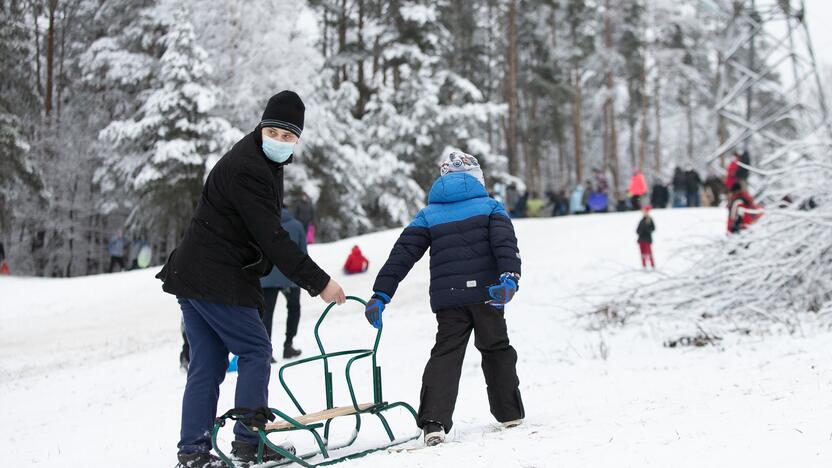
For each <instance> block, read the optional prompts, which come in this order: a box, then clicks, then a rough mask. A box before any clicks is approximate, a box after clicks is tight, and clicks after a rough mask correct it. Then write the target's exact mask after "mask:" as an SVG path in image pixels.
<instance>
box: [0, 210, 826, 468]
mask: <svg viewBox="0 0 832 468" xmlns="http://www.w3.org/2000/svg"><path fill="white" fill-rule="evenodd" d="M638 217H639V214H638V213H623V214H608V215H597V216H596V215H593V216H579V217H568V218H556V219H536V220H523V221H519V222H517V223H516V225H517V232H518V237H519V240H520V246H521V252H522V254H523V260H524V275H523V279H522V281H521V290H520V292H519V294H518V296H517V298H516V302H514V303H512V304H511V306H510V307H509V308H508V321H509V330H510V336H511V339H512V343H513V344H514V346H515V347H516V348H517V351H518V353H519V356H520V362H519V368H518V372H519V374H520V379H521V390H522V392H523V399H524V402H525V405H526V412H527V420H526V424H525V425H524V426H521V427H520V428H517V429H513V430H510V431H496V430H495V424H494V421H493V419H492V418H491V415H490V414H489V412H488V404H487V397H486V392H485V384H484V381H483V378H482V374H481V372H480V369H479V356H478V353H477V352H476V350H475V349H474V348H473V340H472V344H471V346H470V349H469V353H468V356H467V357H466V362H465V366H464V369H463V374H462V383H461V389H460V400H459V402H458V403H457V409H456V414H455V423H456V425H455V427H454V430H453V431H452V433H451V435H450V439H451V441H452V443H449V444H447V445H445V446H441V447H438V448H432V449H425V450H420V451H416V452H404V453H393V454H389V453H386V452H382V453H379V454H374V455H370V456H368V457H366V458H363V459H359V460H355V461H352V462H349V463H346V464H344V465H343V466H345V467H347V466H373V467H375V468H379V467H436V466H460V465H463V464H464V465H465V466H466V467H467V468H474V467H491V466H499V467H501V468H506V467H556V466H558V467H559V466H569V467H573V466H615V467H625V466H633V467H644V466H657V467H666V466H691V467H692V466H696V467H702V466H755V467H758V466H770V467H781V466H801V467H804V466H830V465H831V464H832V442H830V438H831V437H832V398H830V394H832V393H831V392H830V391H831V390H832V370H830V362H832V344H831V343H832V336H830V335H829V334H824V335H819V336H808V337H800V338H798V337H782V336H776V337H769V338H767V339H765V340H760V339H758V338H742V339H741V338H737V337H727V339H726V343H725V345H726V346H725V349H724V350H720V349H717V348H705V349H696V350H689V349H681V350H680V349H665V348H663V347H662V346H661V341H662V340H663V339H665V338H667V336H668V333H669V332H670V331H669V330H666V329H664V328H662V327H661V326H660V324H654V325H651V326H642V327H636V328H632V329H626V330H621V331H615V332H604V333H603V334H601V333H598V332H591V331H587V330H585V329H584V328H583V327H582V324H581V323H579V322H578V320H577V319H576V313H578V312H580V311H584V310H586V308H587V307H588V306H590V305H591V304H592V303H593V301H597V300H599V299H598V298H599V296H598V293H599V292H603V291H605V290H606V291H608V290H609V288H611V287H614V286H615V285H616V284H618V283H619V282H620V281H621V274H622V273H624V272H627V271H630V270H633V269H635V268H636V267H637V264H638V249H637V246H636V243H635V232H634V231H635V227H636V224H637V222H638ZM654 217H655V219H656V223H657V227H658V230H657V232H656V235H655V240H656V244H655V253H656V258H657V262H658V263H659V268H660V270H662V269H664V270H667V269H672V268H674V266H673V265H674V263H676V264H678V262H677V261H676V259H674V258H673V251H674V249H676V248H677V247H679V246H681V245H685V244H689V243H691V242H701V241H702V240H704V239H707V238H709V237H713V236H719V235H722V230H723V227H724V212H723V210H715V209H691V210H668V211H664V210H657V211H656V212H655V215H654ZM396 235H397V232H382V233H376V234H372V235H367V236H362V237H359V238H355V239H349V240H345V241H342V242H337V243H333V244H326V245H315V246H313V247H312V255H313V257H314V258H315V259H316V260H318V261H319V262H320V263H321V264H322V266H323V267H324V268H325V269H326V270H327V271H330V272H336V273H335V276H336V278H337V279H338V280H339V281H341V282H342V284H343V285H344V287H345V289H346V290H347V292H348V293H350V294H355V295H360V296H367V295H368V293H369V288H370V287H371V285H372V280H373V278H374V275H375V273H376V272H377V271H378V268H379V267H380V266H381V263H382V262H383V261H384V259H385V258H386V255H387V253H388V252H389V250H390V248H391V247H392V244H393V242H394V241H395V239H396ZM355 244H357V245H360V246H361V248H362V249H363V250H364V252H365V254H366V255H367V257H368V258H369V259H370V261H371V267H370V272H369V273H368V274H367V275H362V276H354V277H343V275H340V274H339V273H338V272H339V271H340V267H341V265H342V264H343V261H344V259H345V257H346V255H347V253H348V251H349V248H350V247H352V245H355ZM155 272H156V269H150V270H145V271H135V272H129V273H120V274H113V275H102V276H96V277H87V278H77V279H66V280H50V279H35V278H0V414H2V416H3V420H4V422H3V425H2V429H0V453H2V454H3V460H4V463H3V464H4V465H5V466H14V467H29V466H32V467H50V468H58V467H68V468H69V467H72V468H75V467H80V466H89V467H113V466H118V467H121V468H133V467H136V468H138V467H165V466H173V465H174V464H175V463H174V460H175V452H176V442H177V440H178V431H179V406H180V399H181V395H182V389H183V386H184V383H185V378H184V375H182V374H181V373H180V371H179V369H178V362H177V358H178V353H179V346H180V336H179V320H180V319H179V312H178V308H177V304H176V301H175V300H174V298H173V297H171V296H168V295H165V294H163V293H162V292H161V289H160V284H159V282H158V281H157V280H155V279H153V274H155ZM644 274H645V275H647V274H653V273H644ZM656 274H660V273H656ZM427 281H428V275H427V261H426V260H423V261H422V262H420V263H419V264H418V265H417V266H416V268H415V269H414V271H413V272H412V273H411V275H410V276H409V277H408V279H407V280H406V281H405V283H404V284H403V285H402V286H401V288H400V291H399V293H398V294H397V296H396V297H395V298H394V301H393V304H392V305H391V306H390V308H389V309H388V310H387V312H386V313H385V333H384V336H383V337H382V345H381V358H380V364H381V366H382V368H383V374H384V384H385V389H384V390H385V398H386V399H388V400H405V401H408V402H410V403H412V404H414V406H415V405H416V404H418V396H419V388H420V379H421V372H422V368H423V366H424V363H425V362H426V359H427V357H428V354H429V351H430V348H431V346H432V344H433V337H434V333H435V321H434V318H433V316H432V314H431V313H430V310H429V307H428V296H427ZM282 307H283V302H282V300H281V302H280V303H279V304H278V308H279V309H278V311H277V312H276V315H275V316H276V325H275V337H276V338H275V343H276V345H278V346H279V345H280V343H281V339H282V336H281V335H282V329H281V327H282V325H283V323H282V320H281V319H282V317H283V314H282V313H281V312H280V311H281V310H282ZM321 310H323V304H322V303H321V301H320V300H318V299H312V298H309V297H304V300H303V318H302V320H301V327H300V336H299V337H298V338H297V339H296V344H297V345H298V346H299V347H300V348H301V349H303V351H304V355H305V356H308V355H311V354H312V353H313V347H314V342H313V340H312V327H313V325H314V322H315V319H316V318H317V315H318V314H319V312H320V311H321ZM323 329H324V336H325V338H326V343H327V344H328V345H329V344H330V343H331V348H332V349H334V348H337V347H347V346H351V347H364V346H368V345H369V342H370V340H371V339H372V329H371V328H370V327H369V325H368V324H367V323H366V321H365V320H364V316H363V314H362V311H361V308H360V307H357V306H349V307H342V308H337V309H335V310H334V311H333V313H332V316H331V320H329V321H328V322H326V323H325V325H324V326H323ZM315 371H316V372H314V373H313V374H309V375H308V379H306V380H303V381H299V380H292V379H291V378H290V381H292V382H294V383H295V384H296V385H297V386H298V388H300V389H301V391H299V393H300V394H301V395H302V398H303V399H304V401H311V402H312V403H309V404H308V405H307V409H308V410H311V411H316V410H318V409H322V408H323V403H322V402H323V398H322V395H321V393H322V392H321V387H320V379H317V374H318V372H317V369H316V370H315ZM304 377H307V376H306V375H304ZM234 383H235V375H233V374H231V375H229V377H228V378H227V379H226V382H225V383H224V384H223V393H222V396H221V401H220V408H221V409H222V410H224V409H227V408H230V407H231V406H232V403H233V389H234ZM339 390H341V391H343V390H344V389H343V387H336V392H338V391H339ZM362 391H366V388H363V389H362ZM271 393H272V405H273V406H277V407H280V408H285V409H286V410H288V412H289V413H292V414H294V413H295V412H294V411H292V408H291V407H290V405H289V403H288V401H287V400H286V398H285V397H283V396H282V395H281V388H280V385H279V383H278V382H277V379H276V378H274V379H273V380H272V385H271ZM365 394H366V393H365ZM307 399H308V400H307ZM339 400H340V402H341V403H343V395H342V396H340V397H337V398H336V403H339ZM316 406H318V407H316ZM394 422H396V423H398V424H395V426H397V427H398V428H399V429H398V430H399V432H401V433H402V435H404V433H405V432H407V431H412V430H413V427H412V426H410V425H409V424H410V423H408V421H407V419H405V418H398V419H395V418H394ZM377 424H378V423H377V421H372V420H368V422H367V424H366V426H367V427H369V428H370V429H369V432H368V433H367V434H366V435H365V436H366V437H364V438H363V439H362V440H361V444H362V445H363V446H369V445H372V443H373V442H376V441H383V440H384V438H383V435H382V434H381V433H380V431H378V430H377V428H375V426H374V425H377ZM348 425H349V422H347V425H344V426H341V427H340V429H341V433H342V434H344V435H346V434H347V433H348V431H349V429H348V428H347V426H348ZM228 436H229V434H228V433H225V434H223V440H224V442H225V443H227V441H228V439H229V437H228ZM337 437H338V436H337V435H336V436H335V438H337ZM297 443H304V439H300V440H299V441H297Z"/></svg>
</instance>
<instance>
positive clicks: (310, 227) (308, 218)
mask: <svg viewBox="0 0 832 468" xmlns="http://www.w3.org/2000/svg"><path fill="white" fill-rule="evenodd" d="M292 214H293V215H294V216H295V219H297V220H298V221H300V223H301V224H302V225H303V231H304V232H305V233H306V242H307V244H313V243H315V205H314V204H313V203H312V200H311V199H310V198H309V195H307V194H306V192H300V194H299V196H298V199H297V200H296V202H295V206H294V208H293V209H292Z"/></svg>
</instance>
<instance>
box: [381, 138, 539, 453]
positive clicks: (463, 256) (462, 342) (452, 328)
mask: <svg viewBox="0 0 832 468" xmlns="http://www.w3.org/2000/svg"><path fill="white" fill-rule="evenodd" d="M440 172H441V174H442V175H441V177H439V178H438V179H437V180H436V182H435V183H434V184H433V188H431V190H430V194H429V196H428V206H427V207H425V208H424V209H422V210H421V211H420V212H419V213H418V214H417V215H416V218H415V219H414V220H413V222H412V223H411V224H410V225H409V226H408V227H406V228H405V229H404V231H403V232H402V234H401V236H400V237H399V239H398V241H397V242H396V244H395V245H394V246H393V250H392V251H391V252H390V257H389V258H388V259H387V262H386V263H385V264H384V266H383V267H382V268H381V270H380V271H379V273H378V276H377V278H376V282H375V285H374V286H373V293H374V294H373V297H372V299H370V302H369V303H368V304H367V308H366V311H365V315H366V317H367V320H368V321H369V322H370V323H371V324H372V325H373V326H374V327H376V328H380V327H381V324H382V312H383V311H384V308H385V306H386V305H387V304H388V303H389V302H390V301H391V299H392V298H393V295H394V294H395V293H396V289H397V288H398V286H399V283H400V282H401V281H402V280H403V279H404V278H405V276H407V274H408V272H409V271H410V269H411V268H412V267H413V265H414V264H415V263H416V262H417V261H419V259H420V258H422V255H424V253H425V251H426V250H427V249H428V247H430V277H431V278H430V279H431V281H430V303H431V308H432V309H433V312H434V313H435V316H436V320H437V322H438V332H437V334H436V345H435V346H434V347H433V350H432V351H431V354H430V360H429V361H428V363H427V366H426V367H425V373H424V375H423V376H422V392H421V399H420V402H419V417H418V422H419V427H420V428H422V430H423V431H424V435H425V444H427V445H436V444H439V443H441V442H443V441H444V435H445V433H447V432H448V431H449V430H450V429H451V426H452V425H453V421H452V416H453V411H454V406H455V404H456V398H457V394H458V391H459V378H460V373H461V371H462V361H463V358H464V357H465V348H466V346H467V344H468V339H469V338H470V336H471V332H472V331H473V332H474V344H475V346H476V347H477V349H478V350H479V351H480V353H482V370H483V374H484V375H485V381H486V384H487V386H488V402H489V404H490V406H491V414H493V415H494V417H495V418H497V421H499V422H501V423H503V425H504V426H506V427H514V426H516V425H518V424H520V422H521V421H522V419H523V418H524V416H525V414H524V410H523V402H522V400H521V398H520V390H519V384H520V381H519V379H518V378H517V371H516V364H517V352H516V351H515V350H514V348H513V347H512V346H511V345H510V344H509V339H508V332H507V330H506V321H505V318H504V311H505V305H506V303H508V302H509V301H510V300H511V299H512V297H513V296H514V293H515V292H517V288H518V282H519V280H520V253H519V250H518V249H517V238H516V237H515V235H514V227H513V225H512V224H511V220H510V219H509V217H508V215H507V213H506V210H505V208H504V207H503V205H502V204H501V203H500V202H498V201H495V200H494V199H492V198H490V197H489V196H488V193H487V192H486V190H485V184H484V179H483V173H482V169H480V166H479V163H478V162H477V159H476V158H475V157H473V156H471V155H468V154H465V153H462V152H460V151H453V152H451V153H450V154H449V155H448V156H447V158H446V159H445V161H444V162H443V163H442V164H441V166H440Z"/></svg>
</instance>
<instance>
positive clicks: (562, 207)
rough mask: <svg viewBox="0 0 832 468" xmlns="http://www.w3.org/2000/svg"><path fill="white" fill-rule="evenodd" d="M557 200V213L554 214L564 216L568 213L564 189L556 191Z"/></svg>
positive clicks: (567, 198) (567, 200) (567, 202)
mask: <svg viewBox="0 0 832 468" xmlns="http://www.w3.org/2000/svg"><path fill="white" fill-rule="evenodd" d="M557 200H558V205H557V214H556V215H555V216H565V215H567V214H569V197H567V196H566V190H561V191H559V192H558V194H557Z"/></svg>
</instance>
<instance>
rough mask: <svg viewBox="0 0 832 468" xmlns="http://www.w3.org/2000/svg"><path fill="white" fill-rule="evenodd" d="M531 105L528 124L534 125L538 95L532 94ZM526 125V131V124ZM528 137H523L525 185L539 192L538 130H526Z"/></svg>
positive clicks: (539, 152)
mask: <svg viewBox="0 0 832 468" xmlns="http://www.w3.org/2000/svg"><path fill="white" fill-rule="evenodd" d="M531 101H532V102H531V105H530V106H529V113H528V123H529V125H534V122H536V121H537V108H538V96H537V95H533V96H532V97H531ZM529 125H527V126H526V128H527V131H528V126H529ZM528 133H529V137H528V138H524V141H525V142H526V143H525V146H526V151H525V156H526V164H525V166H526V167H525V169H526V185H527V186H528V187H529V189H530V190H532V191H535V192H537V194H540V190H541V177H540V154H541V151H540V138H538V132H536V131H534V132H531V131H528Z"/></svg>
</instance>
